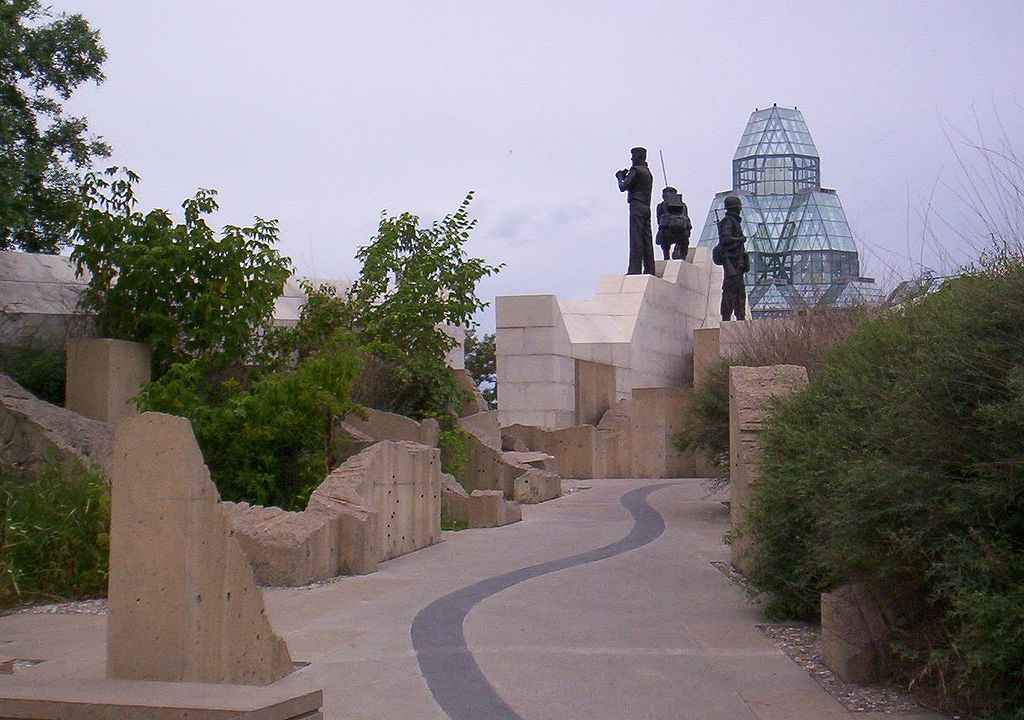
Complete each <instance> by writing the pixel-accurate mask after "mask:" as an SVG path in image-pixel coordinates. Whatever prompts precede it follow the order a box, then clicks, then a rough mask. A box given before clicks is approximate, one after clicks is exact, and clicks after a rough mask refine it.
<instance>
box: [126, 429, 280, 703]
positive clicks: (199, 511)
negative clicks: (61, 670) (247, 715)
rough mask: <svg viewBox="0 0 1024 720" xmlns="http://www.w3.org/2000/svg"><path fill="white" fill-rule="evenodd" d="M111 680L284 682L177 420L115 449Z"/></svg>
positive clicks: (255, 598)
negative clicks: (279, 680)
mask: <svg viewBox="0 0 1024 720" xmlns="http://www.w3.org/2000/svg"><path fill="white" fill-rule="evenodd" d="M111 494H112V505H111V518H110V581H109V598H110V600H109V603H110V605H109V607H110V611H109V612H110V614H109V617H108V619H107V675H108V676H109V677H112V678H127V679H133V680H170V681H182V682H203V683H234V684H245V685H265V684H267V683H270V682H273V681H274V680H277V679H278V678H281V677H283V676H284V675H287V674H288V673H289V672H291V669H292V662H291V658H290V656H289V655H288V648H287V647H286V646H285V644H284V641H283V640H282V639H281V638H279V637H278V636H277V635H276V634H274V631H273V629H271V627H270V621H269V619H268V618H267V614H266V610H265V608H264V605H263V595H262V593H261V592H260V589H259V587H257V585H256V582H255V580H254V579H253V572H252V568H251V567H250V566H249V561H248V560H247V559H246V557H245V555H244V553H243V552H242V548H241V546H240V545H239V543H238V540H237V539H236V538H235V536H234V533H233V531H232V530H231V526H230V524H229V521H228V517H227V515H226V513H225V511H224V510H223V508H221V506H220V497H219V496H218V494H217V489H216V488H215V487H214V485H213V483H212V482H211V481H210V473H209V471H208V470H207V469H206V466H205V465H204V464H203V457H202V454H201V453H200V452H199V446H198V445H197V444H196V441H195V437H194V436H193V435H192V427H191V425H190V424H189V421H188V420H186V419H185V418H180V417H174V416H173V415H164V414H161V413H144V414H143V415H141V416H139V417H134V418H128V419H126V420H125V421H124V422H123V423H122V424H121V425H120V427H119V428H118V430H117V434H116V436H115V440H114V453H113V458H112V473H111Z"/></svg>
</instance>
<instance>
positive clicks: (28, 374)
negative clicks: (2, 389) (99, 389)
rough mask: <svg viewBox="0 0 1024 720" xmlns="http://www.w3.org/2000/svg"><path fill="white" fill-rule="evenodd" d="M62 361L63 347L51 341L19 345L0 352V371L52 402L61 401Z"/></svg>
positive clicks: (62, 387)
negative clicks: (55, 345)
mask: <svg viewBox="0 0 1024 720" xmlns="http://www.w3.org/2000/svg"><path fill="white" fill-rule="evenodd" d="M64 365H65V355H64V351H63V350H62V349H61V348H57V347H52V346H50V345H40V344H29V345H20V346H15V347H10V348H7V349H6V350H5V351H4V352H3V354H2V355H0V372H2V373H4V374H5V375H10V376H11V378H12V379H13V380H14V381H15V382H16V383H18V384H19V385H21V386H22V387H23V388H25V389H26V390H28V391H29V392H30V393H32V394H33V395H35V396H36V397H37V398H39V399H40V400H45V401H46V402H50V403H53V404H54V405H63V404H64Z"/></svg>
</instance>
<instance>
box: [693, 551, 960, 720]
mask: <svg viewBox="0 0 1024 720" xmlns="http://www.w3.org/2000/svg"><path fill="white" fill-rule="evenodd" d="M711 564H712V565H714V566H715V568H717V569H718V571H719V572H721V573H722V574H723V575H725V576H726V577H728V578H729V579H730V580H731V581H732V582H733V583H734V584H735V585H736V586H737V587H739V588H740V589H741V590H742V591H743V594H744V595H745V596H746V598H747V601H748V602H751V603H755V604H757V603H760V602H761V601H762V599H763V598H762V596H761V594H760V593H758V591H757V590H756V589H755V588H754V587H753V585H751V583H750V581H749V580H748V579H747V578H746V576H745V575H743V573H741V572H740V571H738V570H737V569H736V568H734V567H733V566H732V564H731V563H727V562H712V563H711ZM757 628H758V629H759V630H760V631H761V632H763V633H764V634H765V635H767V636H768V637H769V638H771V639H772V640H773V641H774V642H775V644H776V645H778V646H779V648H780V649H781V650H782V652H784V653H785V654H786V655H787V656H788V657H789V658H790V659H791V660H793V662H795V663H796V664H797V665H799V666H800V667H802V668H803V669H804V670H805V671H806V672H807V674H808V675H810V676H811V677H812V678H814V679H815V680H817V682H818V684H819V685H821V686H822V687H823V688H824V689H825V691H826V692H828V694H829V695H831V696H832V697H834V698H835V699H836V700H837V701H838V702H839V704H840V705H842V706H843V708H844V709H845V710H847V711H848V712H876V713H877V712H880V713H887V714H896V713H908V712H921V711H923V710H926V709H927V710H931V711H932V712H937V711H936V710H935V709H934V708H926V707H925V706H924V705H922V704H921V702H920V701H918V700H917V699H916V698H915V697H914V696H913V695H912V694H911V693H909V692H908V691H906V690H903V689H900V688H894V687H884V686H880V685H854V684H850V683H845V682H843V681H842V680H840V679H839V678H838V677H837V676H836V674H835V673H834V672H832V671H831V670H829V669H828V667H827V666H826V665H825V662H824V660H823V659H822V643H821V628H820V626H818V625H811V624H808V623H797V622H793V623H765V624H763V625H758V626H757ZM946 717H951V718H953V720H962V718H963V716H961V715H951V716H946Z"/></svg>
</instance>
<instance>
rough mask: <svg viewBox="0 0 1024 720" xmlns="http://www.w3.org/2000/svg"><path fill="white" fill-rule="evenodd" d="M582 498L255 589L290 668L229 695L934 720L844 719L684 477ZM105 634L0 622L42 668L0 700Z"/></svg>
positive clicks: (356, 713)
mask: <svg viewBox="0 0 1024 720" xmlns="http://www.w3.org/2000/svg"><path fill="white" fill-rule="evenodd" d="M584 484H585V485H589V486H591V487H590V489H586V490H581V491H579V492H573V493H571V494H568V495H565V496H564V497H561V498H558V499H556V500H552V501H550V502H546V503H542V504H540V505H527V506H523V508H522V513H523V520H522V522H518V523H514V524H512V525H508V526H505V527H499V528H493V529H480V530H464V531H460V532H455V533H445V534H444V537H443V540H444V541H443V542H441V543H438V544H436V545H432V546H430V547H428V548H425V549H423V550H420V551H418V552H415V553H411V554H409V555H403V556H402V557H399V558H395V559H393V560H389V561H387V562H384V563H381V565H380V566H379V569H378V571H377V572H376V573H373V574H371V575H361V576H354V577H343V578H340V579H338V580H336V581H334V582H331V583H328V584H324V585H319V586H314V587H309V588H280V589H269V590H267V591H265V597H266V603H267V611H268V614H269V615H270V618H271V621H272V623H273V626H274V628H275V630H276V632H278V633H279V634H280V635H281V636H282V637H283V638H284V639H285V640H286V642H287V643H288V647H289V650H290V651H291V655H292V658H293V659H295V660H297V661H305V662H309V663H310V665H309V666H308V667H304V668H302V669H301V670H298V671H297V672H294V673H292V674H291V675H289V676H288V677H286V678H285V679H283V680H281V681H278V682H277V683H274V684H273V685H269V686H267V687H266V688H257V687H254V688H247V689H246V691H247V692H249V693H254V694H255V693H258V692H263V691H264V690H268V691H269V690H272V689H274V688H277V687H281V686H282V685H281V683H288V685H287V687H289V688H291V689H292V690H293V691H295V692H296V693H297V694H298V693H301V692H304V691H305V692H308V691H313V690H316V689H318V688H323V710H322V712H323V716H324V718H327V719H328V720H370V719H374V720H383V719H387V720H405V719H406V718H409V719H412V718H415V720H445V718H453V719H456V720H463V719H469V718H474V719H476V720H484V719H486V720H547V719H549V718H558V719H559V720H669V719H671V720H678V718H681V717H682V718H700V719H701V720H841V719H842V720H883V718H885V719H888V720H891V719H892V718H893V717H898V718H899V719H900V720H925V719H931V718H937V717H938V716H935V715H930V714H928V713H926V712H923V711H922V712H921V713H910V714H900V715H898V716H892V715H884V714H882V713H874V712H859V713H851V712H847V711H846V710H844V708H843V707H842V706H841V705H840V704H839V702H838V701H837V700H835V699H834V698H833V697H832V696H830V695H829V694H828V693H827V692H826V691H825V690H823V689H822V688H821V686H820V685H818V683H817V682H816V681H815V680H814V679H813V678H812V677H810V676H809V675H808V673H807V672H806V671H805V670H804V669H803V668H801V667H800V666H798V665H797V664H796V663H794V662H793V661H792V660H790V659H789V658H788V657H786V656H785V655H784V654H783V653H782V651H781V650H780V649H779V648H778V647H777V646H776V645H775V644H774V643H773V642H772V641H771V640H769V639H768V638H767V637H765V636H764V635H763V634H762V633H761V632H760V631H759V630H758V629H757V627H756V625H757V624H758V623H759V622H761V618H760V615H759V613H758V610H757V608H756V607H754V606H752V605H749V604H747V603H746V602H745V601H744V599H743V595H742V593H741V592H740V591H739V590H738V589H737V588H736V587H735V586H734V585H732V583H731V582H730V581H729V580H728V579H727V578H726V577H725V576H724V575H723V574H722V573H721V572H719V571H718V570H717V569H716V568H715V567H714V566H713V565H711V562H713V561H728V559H729V548H728V546H727V545H723V544H722V542H721V538H722V535H723V534H724V533H725V531H726V530H727V529H728V511H727V509H726V508H725V507H724V506H723V505H722V503H721V501H720V500H721V498H717V497H711V498H709V497H708V496H707V492H706V490H705V488H704V486H703V485H702V483H701V481H700V480H690V479H687V480H679V481H674V480H649V479H648V480H635V479H633V480H603V479H597V480H588V481H585V483H584ZM624 503H627V504H624ZM105 626H106V622H105V619H104V618H103V617H101V616H95V615H26V614H21V615H10V616H6V617H2V618H0V652H2V653H3V654H4V655H5V656H6V657H8V658H22V659H25V658H35V659H42V660H45V662H43V663H41V664H38V665H35V666H33V667H27V668H17V669H16V670H15V672H14V674H13V675H0V697H9V696H10V695H11V692H10V691H11V689H12V688H15V687H17V688H21V689H22V690H23V689H24V688H26V687H28V686H29V685H32V684H36V685H37V687H39V688H42V687H44V686H46V685H51V684H53V683H55V682H56V683H59V684H67V683H70V682H71V681H72V680H73V679H75V678H86V679H87V678H90V677H92V678H98V677H99V675H100V674H101V673H102V666H103V657H104V653H105V642H106V640H105ZM61 691H62V692H63V690H61ZM254 696H255V695H254ZM0 707H2V706H0ZM3 717H7V716H6V715H4V713H3V712H2V711H0V718H3ZM81 717H98V716H96V715H92V716H84V715H83V716H81ZM114 717H118V716H114ZM189 717H203V718H206V717H216V718H217V720H220V717H226V716H215V715H214V716H210V715H199V714H196V715H191V716H189ZM241 717H245V716H241ZM249 717H252V718H256V717H263V716H261V715H255V714H253V715H250V716H249Z"/></svg>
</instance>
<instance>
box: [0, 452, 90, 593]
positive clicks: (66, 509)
mask: <svg viewBox="0 0 1024 720" xmlns="http://www.w3.org/2000/svg"><path fill="white" fill-rule="evenodd" d="M109 532H110V496H109V486H108V484H107V481H106V479H105V478H104V477H103V476H102V475H101V474H100V473H99V472H92V473H86V474H85V475H84V476H82V477H78V478H69V477H65V476H64V475H63V473H62V472H61V471H60V470H59V469H57V468H52V469H50V470H48V471H47V472H45V473H44V474H43V475H42V476H40V477H36V478H32V479H30V480H28V481H25V480H24V479H15V478H14V476H13V475H12V474H11V473H9V472H7V471H6V470H0V605H2V606H10V605H14V604H17V603H21V602H27V601H30V600H67V599H74V598H82V597H88V596H91V595H102V594H103V593H105V592H106V587H107V565H108V558H109V548H110V536H109Z"/></svg>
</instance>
